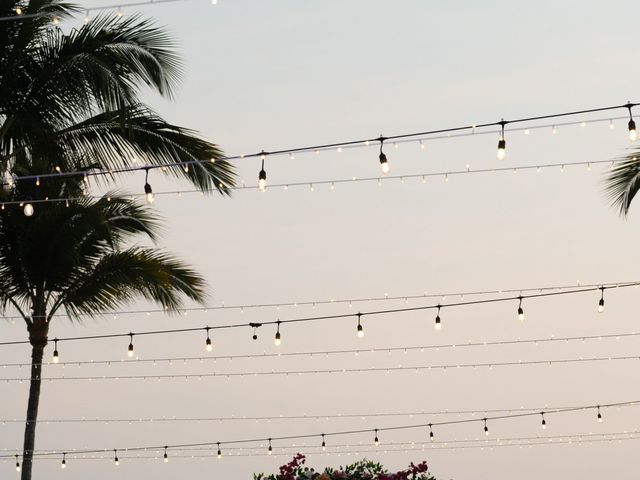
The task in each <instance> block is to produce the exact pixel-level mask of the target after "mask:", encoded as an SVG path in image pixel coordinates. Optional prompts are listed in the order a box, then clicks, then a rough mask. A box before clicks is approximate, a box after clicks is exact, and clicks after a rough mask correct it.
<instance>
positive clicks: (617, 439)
mask: <svg viewBox="0 0 640 480" xmlns="http://www.w3.org/2000/svg"><path fill="white" fill-rule="evenodd" d="M611 435H614V434H611ZM620 435H626V436H620V437H614V438H585V439H582V440H581V439H579V437H580V436H579V435H576V436H575V437H569V438H568V439H567V440H560V439H558V440H557V441H550V440H546V441H545V439H546V438H548V437H539V438H540V441H538V442H534V441H531V442H528V443H504V444H498V443H492V444H488V443H485V444H481V443H480V444H478V445H448V446H447V445H446V442H442V443H443V444H445V445H444V446H436V445H433V444H431V447H430V448H428V449H427V448H426V446H427V443H426V442H418V443H417V444H418V445H420V446H421V447H420V448H415V447H414V448H388V446H385V447H384V448H381V449H378V450H377V452H375V453H378V454H389V453H415V452H418V451H422V452H427V451H431V450H469V449H479V450H485V449H486V450H493V449H495V448H504V447H519V448H523V447H529V448H532V447H536V446H552V445H572V444H576V445H583V444H589V445H593V444H596V443H606V442H608V443H613V442H618V443H622V442H626V441H630V440H640V436H636V435H638V433H636V434H632V433H629V434H624V433H623V434H620ZM585 436H586V435H585ZM506 440H508V439H506ZM478 442H481V440H478ZM434 443H435V442H434ZM292 448H293V447H292ZM354 448H357V446H356V447H354ZM293 453H299V452H289V451H285V452H281V451H278V452H276V453H273V454H271V453H250V454H247V453H235V454H230V455H228V458H242V457H267V456H273V457H285V456H291V455H292V454H293ZM363 453H374V451H373V450H372V449H364V450H363V449H357V450H340V451H336V452H331V451H323V450H321V449H319V448H316V449H311V450H305V454H306V455H323V456H329V455H337V456H339V457H340V456H350V455H361V454H363ZM216 456H217V457H218V458H221V455H216V454H215V453H214V454H209V455H207V454H199V455H193V454H187V455H185V454H182V455H181V454H178V455H172V457H171V458H174V459H180V460H185V459H188V460H196V459H197V460H206V459H208V458H215V457H216ZM120 458H121V459H126V460H158V458H160V457H159V456H158V455H147V456H142V455H136V456H125V457H120ZM106 459H107V457H104V456H100V457H97V456H90V457H87V456H79V457H75V458H74V460H82V461H95V460H106ZM38 460H40V461H43V460H56V459H55V458H46V457H45V458H38ZM0 461H3V462H7V461H10V460H9V459H0Z"/></svg>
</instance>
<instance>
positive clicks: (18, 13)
mask: <svg viewBox="0 0 640 480" xmlns="http://www.w3.org/2000/svg"><path fill="white" fill-rule="evenodd" d="M16 15H22V8H20V7H16ZM18 471H20V470H18Z"/></svg>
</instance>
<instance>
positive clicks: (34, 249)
mask: <svg viewBox="0 0 640 480" xmlns="http://www.w3.org/2000/svg"><path fill="white" fill-rule="evenodd" d="M18 8H20V9H21V13H22V15H23V17H22V18H21V19H20V20H15V21H5V22H2V28H1V29H0V178H3V179H5V181H4V182H3V183H4V184H3V188H2V189H0V202H6V203H7V205H6V208H4V203H3V208H1V209H0V313H3V314H4V313H5V312H6V311H7V310H13V311H16V312H17V313H18V314H19V315H21V316H22V317H23V318H24V321H25V323H26V326H27V330H28V333H29V341H30V343H31V346H32V357H31V361H32V366H31V382H30V389H29V401H28V406H27V416H26V422H25V436H24V447H23V462H22V479H23V480H30V479H31V474H32V463H33V453H34V448H35V434H36V424H37V417H38V405H39V399H40V385H41V371H42V359H43V354H44V349H45V347H46V345H47V342H48V337H49V328H50V325H51V321H52V320H53V319H54V318H57V317H54V315H55V314H56V312H62V311H64V312H65V313H66V315H67V316H68V317H69V318H70V319H79V318H83V317H94V316H96V315H100V314H101V313H103V312H105V311H107V310H112V309H114V308H119V307H121V306H123V305H125V304H128V303H130V302H131V301H133V300H134V299H135V298H138V297H142V298H145V299H147V300H151V301H155V302H159V303H160V304H161V305H163V306H164V307H165V308H166V309H167V311H175V310H176V309H179V308H181V306H182V305H183V301H184V300H186V299H190V300H192V301H196V302H200V303H202V302H203V301H204V299H205V282H204V280H203V278H202V277H201V276H200V275H198V274H197V273H196V272H195V271H194V270H192V269H191V268H189V267H188V266H186V265H185V264H183V263H182V262H181V261H179V260H178V259H176V258H174V257H172V256H171V255H169V254H167V253H164V252H162V251H161V250H158V249H156V248H144V247H140V246H131V245H132V244H131V242H132V241H133V240H134V239H137V238H139V237H140V236H141V235H142V236H146V237H147V238H149V239H151V240H156V239H157V237H158V234H159V230H160V224H161V222H160V219H159V218H158V217H157V216H156V215H155V214H154V213H153V212H152V211H151V210H150V209H149V207H147V206H144V205H142V204H140V203H138V202H136V201H133V200H127V199H126V198H124V197H123V194H122V193H121V192H117V191H116V192H109V193H107V194H105V195H104V196H103V197H101V198H97V199H96V198H91V197H90V196H88V195H86V196H83V195H85V194H86V184H85V182H84V181H83V179H82V177H80V176H59V177H56V178H51V177H46V178H45V177H43V181H42V182H34V181H33V180H25V179H22V178H20V177H23V176H25V175H36V176H37V175H45V174H51V173H55V172H58V171H61V172H63V173H64V172H71V171H80V172H96V171H100V170H102V171H105V170H107V171H111V170H117V169H119V168H127V167H131V166H133V162H134V161H135V159H139V160H141V161H142V162H144V164H147V165H155V166H159V167H160V166H162V167H164V168H162V169H161V170H159V171H160V172H162V173H164V174H166V175H172V176H175V177H178V178H180V177H182V178H186V179H188V181H190V182H191V183H193V184H194V185H195V186H197V187H198V188H200V189H201V190H202V191H203V192H212V191H218V192H219V193H221V194H223V195H228V194H229V193H230V188H231V187H233V185H234V179H235V174H234V171H233V168H232V167H231V165H230V164H229V163H228V162H226V161H225V160H224V158H222V152H221V151H220V149H219V148H218V147H217V146H216V145H214V144H211V143H209V142H207V141H205V140H203V139H202V138H200V137H198V136H197V134H195V132H193V131H191V130H188V129H184V128H181V127H179V126H175V125H172V124H169V123H167V122H166V121H165V120H164V119H162V118H161V117H160V116H159V115H157V114H156V113H155V112H153V111H152V110H151V109H150V108H149V107H148V106H146V105H145V104H143V103H142V102H141V101H140V94H141V87H143V86H146V87H150V88H151V89H153V90H155V91H156V92H157V93H159V94H160V95H162V96H165V97H168V98H171V97H172V95H173V91H174V89H175V87H176V86H177V84H178V81H179V78H180V73H181V68H182V66H181V62H180V59H179V57H178V56H177V54H176V53H175V51H174V45H173V42H172V41H171V38H170V37H169V36H168V35H167V34H166V33H165V32H164V31H163V30H162V29H160V28H158V27H155V26H154V25H153V24H152V23H151V22H149V21H148V20H145V19H141V18H139V17H131V18H127V19H124V18H118V17H108V16H102V17H97V18H95V19H93V20H91V21H90V22H89V23H86V24H85V25H83V26H82V27H80V28H78V29H74V30H72V31H71V32H69V33H64V32H63V31H62V30H61V29H60V28H59V27H58V26H57V23H58V21H59V20H60V19H63V18H65V17H68V16H70V15H71V14H73V13H74V12H76V11H77V10H78V7H76V6H74V5H72V4H69V3H67V2H64V1H62V0H31V1H27V0H2V1H0V17H6V16H11V15H17V14H18V12H17V9H18ZM52 20H56V21H55V22H54V21H52ZM204 159H206V160H207V162H202V163H192V164H190V165H189V167H188V168H182V167H181V166H180V165H178V166H176V164H179V163H181V162H185V161H187V162H188V161H192V160H204ZM208 160H211V161H208ZM105 173H106V172H105ZM117 175H118V173H117V172H115V173H113V174H112V175H110V176H100V177H98V178H100V179H101V180H102V182H103V184H106V183H108V182H112V181H115V180H116V177H117ZM56 198H72V200H71V201H69V202H46V203H37V204H36V205H35V207H36V209H35V213H34V214H33V215H31V216H25V215H24V214H23V212H22V209H20V208H18V207H17V206H16V205H13V204H10V202H22V201H28V199H33V200H43V199H56Z"/></svg>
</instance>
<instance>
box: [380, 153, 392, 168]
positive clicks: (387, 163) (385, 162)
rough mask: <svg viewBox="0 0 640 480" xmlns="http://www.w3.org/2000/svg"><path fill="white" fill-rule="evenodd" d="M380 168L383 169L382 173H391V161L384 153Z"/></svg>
mask: <svg viewBox="0 0 640 480" xmlns="http://www.w3.org/2000/svg"><path fill="white" fill-rule="evenodd" d="M380 168H381V169H382V173H389V170H390V168H389V162H388V161H387V156H386V155H385V154H384V153H380Z"/></svg>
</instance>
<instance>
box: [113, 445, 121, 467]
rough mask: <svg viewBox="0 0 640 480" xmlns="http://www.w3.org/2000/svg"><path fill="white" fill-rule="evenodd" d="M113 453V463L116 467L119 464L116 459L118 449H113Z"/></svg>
mask: <svg viewBox="0 0 640 480" xmlns="http://www.w3.org/2000/svg"><path fill="white" fill-rule="evenodd" d="M113 454H114V457H113V463H115V465H116V467H117V466H118V465H120V460H118V450H116V449H114V450H113Z"/></svg>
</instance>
